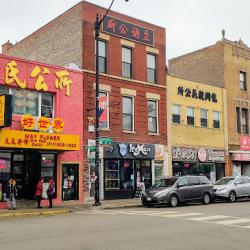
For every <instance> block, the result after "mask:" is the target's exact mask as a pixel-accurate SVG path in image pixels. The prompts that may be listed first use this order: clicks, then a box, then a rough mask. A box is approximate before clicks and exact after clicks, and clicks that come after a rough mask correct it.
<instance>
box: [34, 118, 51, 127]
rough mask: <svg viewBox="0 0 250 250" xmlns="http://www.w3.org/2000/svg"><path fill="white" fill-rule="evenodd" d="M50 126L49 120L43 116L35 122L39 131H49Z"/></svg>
mask: <svg viewBox="0 0 250 250" xmlns="http://www.w3.org/2000/svg"><path fill="white" fill-rule="evenodd" d="M49 126H50V120H49V118H47V117H45V116H41V117H40V118H39V119H38V121H37V127H38V128H39V130H41V131H47V130H48V129H49Z"/></svg>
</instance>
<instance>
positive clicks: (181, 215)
mask: <svg viewBox="0 0 250 250" xmlns="http://www.w3.org/2000/svg"><path fill="white" fill-rule="evenodd" d="M198 215H202V213H183V214H167V215H162V217H169V218H181V217H188V216H198Z"/></svg>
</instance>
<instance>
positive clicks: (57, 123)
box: [51, 118, 64, 133]
mask: <svg viewBox="0 0 250 250" xmlns="http://www.w3.org/2000/svg"><path fill="white" fill-rule="evenodd" d="M51 125H52V128H53V130H54V131H55V132H56V133H60V132H61V131H63V129H64V122H63V120H62V119H60V118H55V119H54V120H53V121H52V124H51Z"/></svg>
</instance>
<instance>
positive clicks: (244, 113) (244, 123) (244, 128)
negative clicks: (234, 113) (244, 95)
mask: <svg viewBox="0 0 250 250" xmlns="http://www.w3.org/2000/svg"><path fill="white" fill-rule="evenodd" d="M241 133H242V134H248V110H247V109H242V110H241Z"/></svg>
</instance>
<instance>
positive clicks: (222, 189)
mask: <svg viewBox="0 0 250 250" xmlns="http://www.w3.org/2000/svg"><path fill="white" fill-rule="evenodd" d="M214 193H215V197H217V198H224V199H227V200H228V201H230V202H235V201H236V200H237V199H238V198H242V197H250V178H249V177H248V176H237V177H223V178H221V179H219V180H218V181H217V182H216V183H215V185H214Z"/></svg>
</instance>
